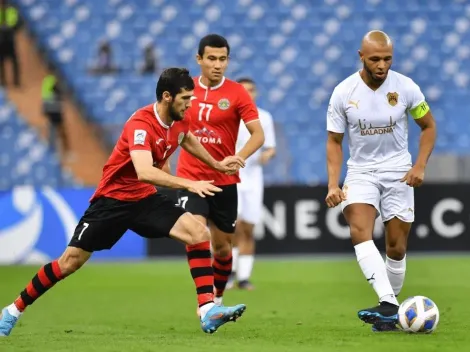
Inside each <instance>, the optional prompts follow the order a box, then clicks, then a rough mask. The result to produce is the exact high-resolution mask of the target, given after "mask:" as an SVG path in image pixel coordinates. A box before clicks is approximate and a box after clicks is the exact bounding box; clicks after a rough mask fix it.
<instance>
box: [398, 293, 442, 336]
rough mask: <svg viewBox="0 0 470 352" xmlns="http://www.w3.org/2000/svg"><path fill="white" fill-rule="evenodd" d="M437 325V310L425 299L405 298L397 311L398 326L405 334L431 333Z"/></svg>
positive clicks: (418, 297)
mask: <svg viewBox="0 0 470 352" xmlns="http://www.w3.org/2000/svg"><path fill="white" fill-rule="evenodd" d="M438 323H439V309H438V308H437V306H436V304H435V303H434V302H433V301H432V300H430V299H429V298H427V297H424V296H414V297H410V298H407V299H406V300H405V301H403V303H402V304H400V308H399V309H398V324H399V325H400V326H401V328H402V329H403V330H404V331H407V332H424V333H431V332H433V331H434V330H435V329H436V327H437V324H438Z"/></svg>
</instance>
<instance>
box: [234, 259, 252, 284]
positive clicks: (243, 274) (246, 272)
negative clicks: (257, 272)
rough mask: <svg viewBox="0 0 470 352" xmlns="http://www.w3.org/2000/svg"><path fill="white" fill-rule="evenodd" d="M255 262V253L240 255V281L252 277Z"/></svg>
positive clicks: (238, 278) (238, 272)
mask: <svg viewBox="0 0 470 352" xmlns="http://www.w3.org/2000/svg"><path fill="white" fill-rule="evenodd" d="M254 262H255V256H254V255H251V254H249V255H241V256H240V258H239V259H238V270H237V280H238V282H240V281H245V280H249V279H250V277H251V271H252V270H253V263H254Z"/></svg>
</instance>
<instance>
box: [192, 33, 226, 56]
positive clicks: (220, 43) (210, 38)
mask: <svg viewBox="0 0 470 352" xmlns="http://www.w3.org/2000/svg"><path fill="white" fill-rule="evenodd" d="M206 46H210V47H212V48H227V55H230V45H228V41H227V39H225V38H224V37H222V36H221V35H218V34H208V35H206V36H205V37H204V38H202V39H201V40H200V41H199V49H198V51H197V53H198V54H199V56H200V57H203V56H204V49H205V48H206Z"/></svg>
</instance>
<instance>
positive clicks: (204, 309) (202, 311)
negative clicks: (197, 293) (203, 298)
mask: <svg viewBox="0 0 470 352" xmlns="http://www.w3.org/2000/svg"><path fill="white" fill-rule="evenodd" d="M213 306H215V304H214V303H207V304H204V305H203V306H202V307H201V308H199V313H200V314H201V320H202V319H204V317H205V316H206V314H207V312H208V311H210V310H211V309H212V307H213Z"/></svg>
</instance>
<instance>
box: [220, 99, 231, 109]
mask: <svg viewBox="0 0 470 352" xmlns="http://www.w3.org/2000/svg"><path fill="white" fill-rule="evenodd" d="M217 105H218V106H219V109H220V110H227V109H228V108H229V107H230V101H229V100H228V99H227V98H222V99H220V100H219V102H218V104H217Z"/></svg>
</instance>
